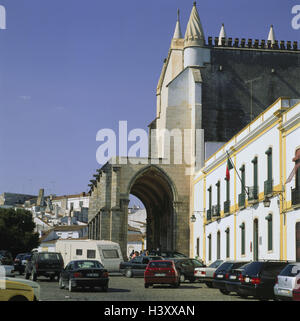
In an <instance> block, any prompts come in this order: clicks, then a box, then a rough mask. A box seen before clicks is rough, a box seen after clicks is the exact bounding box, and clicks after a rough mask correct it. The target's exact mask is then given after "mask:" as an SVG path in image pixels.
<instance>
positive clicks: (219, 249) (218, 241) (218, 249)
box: [217, 231, 221, 260]
mask: <svg viewBox="0 0 300 321" xmlns="http://www.w3.org/2000/svg"><path fill="white" fill-rule="evenodd" d="M220 257H221V233H220V231H218V233H217V259H218V260H219V259H220Z"/></svg>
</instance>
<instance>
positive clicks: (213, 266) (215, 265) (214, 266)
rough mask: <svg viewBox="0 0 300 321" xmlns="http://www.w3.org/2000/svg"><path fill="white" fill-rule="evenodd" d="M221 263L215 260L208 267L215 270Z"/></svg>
mask: <svg viewBox="0 0 300 321" xmlns="http://www.w3.org/2000/svg"><path fill="white" fill-rule="evenodd" d="M222 262H223V261H222V260H217V261H215V262H213V263H212V264H211V265H209V266H208V267H209V268H217V267H218V266H219V265H220V264H221V263H222Z"/></svg>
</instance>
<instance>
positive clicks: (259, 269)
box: [239, 261, 289, 299]
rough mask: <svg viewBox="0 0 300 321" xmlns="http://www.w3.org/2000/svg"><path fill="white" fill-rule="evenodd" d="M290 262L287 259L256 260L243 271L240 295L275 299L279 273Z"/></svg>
mask: <svg viewBox="0 0 300 321" xmlns="http://www.w3.org/2000/svg"><path fill="white" fill-rule="evenodd" d="M287 264H289V262H287V261H254V262H251V263H250V264H249V265H248V266H246V268H245V269H244V270H243V272H242V276H241V278H240V279H241V284H240V285H239V295H240V296H241V297H243V298H246V297H248V296H253V297H255V298H257V299H274V298H275V296H274V285H275V283H276V277H277V275H278V274H279V273H280V272H281V271H282V270H283V268H284V267H285V266H286V265H287Z"/></svg>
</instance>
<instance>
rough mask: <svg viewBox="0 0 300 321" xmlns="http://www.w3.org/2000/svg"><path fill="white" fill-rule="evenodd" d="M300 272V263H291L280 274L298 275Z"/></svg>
mask: <svg viewBox="0 0 300 321" xmlns="http://www.w3.org/2000/svg"><path fill="white" fill-rule="evenodd" d="M299 273H300V264H289V265H287V266H286V267H285V268H284V269H283V270H282V271H281V272H280V274H279V275H281V276H296V275H297V274H299Z"/></svg>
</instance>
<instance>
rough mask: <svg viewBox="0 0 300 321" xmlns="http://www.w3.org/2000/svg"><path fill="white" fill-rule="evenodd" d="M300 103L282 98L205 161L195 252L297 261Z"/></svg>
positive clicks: (196, 204)
mask: <svg viewBox="0 0 300 321" xmlns="http://www.w3.org/2000/svg"><path fill="white" fill-rule="evenodd" d="M299 102H300V99H298V100H295V99H288V98H279V99H278V100H277V101H276V102H275V103H273V104H272V105H271V106H270V107H269V108H267V109H266V110H265V111H264V112H263V113H261V114H260V115H259V116H258V117H256V118H255V119H254V120H253V121H252V122H251V123H250V124H249V125H248V126H247V127H245V128H244V129H243V130H241V131H240V132H239V133H238V134H237V135H235V136H234V137H233V138H232V139H231V140H230V141H228V142H227V143H225V144H224V145H223V146H222V147H221V148H220V149H219V150H218V151H217V152H216V153H214V154H213V155H212V156H211V157H210V158H208V159H206V161H205V165H204V167H203V168H202V169H201V170H200V171H199V172H198V173H197V174H196V175H195V178H194V182H193V187H192V190H193V199H192V208H194V211H193V213H192V216H193V218H194V219H196V221H195V222H194V223H191V236H192V237H191V241H192V252H193V253H192V255H193V256H196V255H198V256H199V257H201V258H202V259H203V260H204V261H205V262H206V263H210V262H212V261H214V260H216V259H218V258H220V259H225V260H226V259H235V260H245V261H246V260H257V259H281V260H298V261H299V260H300V242H299V241H300V169H297V168H296V166H299V167H300V103H299ZM229 156H230V159H231V161H232V164H233V165H234V166H233V168H232V169H230V170H229V173H230V179H229V180H228V179H226V166H227V163H228V159H229ZM293 173H294V175H293ZM290 174H291V175H290ZM289 176H290V177H292V176H293V177H292V179H291V181H290V182H287V180H288V178H289ZM267 206H268V207H267Z"/></svg>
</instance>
